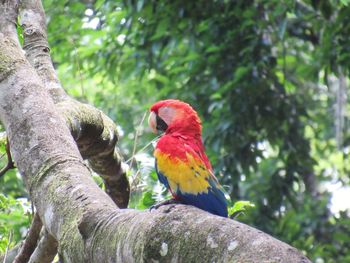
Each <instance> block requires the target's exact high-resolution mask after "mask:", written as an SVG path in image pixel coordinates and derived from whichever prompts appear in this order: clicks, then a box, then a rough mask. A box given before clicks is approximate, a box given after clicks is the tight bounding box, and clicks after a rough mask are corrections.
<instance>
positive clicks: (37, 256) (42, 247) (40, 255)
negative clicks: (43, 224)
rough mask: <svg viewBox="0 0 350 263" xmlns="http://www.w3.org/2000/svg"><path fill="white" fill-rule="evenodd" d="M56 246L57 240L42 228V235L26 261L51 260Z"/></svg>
mask: <svg viewBox="0 0 350 263" xmlns="http://www.w3.org/2000/svg"><path fill="white" fill-rule="evenodd" d="M57 247H58V243H57V241H56V240H55V239H54V238H53V237H52V236H51V235H50V234H49V233H48V232H47V231H46V230H44V233H43V236H42V238H41V239H40V242H39V243H38V246H37V248H36V249H35V251H34V253H33V254H32V256H31V257H30V260H29V261H28V263H37V262H53V259H54V258H55V256H56V254H57ZM22 262H23V261H22Z"/></svg>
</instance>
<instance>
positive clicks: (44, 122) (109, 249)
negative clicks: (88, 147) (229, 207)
mask: <svg viewBox="0 0 350 263" xmlns="http://www.w3.org/2000/svg"><path fill="white" fill-rule="evenodd" d="M3 2H4V3H5V4H7V3H10V2H12V1H10V0H8V1H3ZM4 3H1V2H0V8H1V5H4ZM3 10H4V9H3ZM0 11H1V10H0ZM10 21H12V20H10ZM1 23H3V24H6V21H2V18H1V17H0V25H2V24H1ZM11 26H12V27H14V24H13V23H12V24H10V25H8V24H6V27H3V28H5V29H6V31H5V30H4V31H3V30H2V28H0V31H1V33H0V119H1V121H2V123H3V124H4V126H5V128H6V131H7V133H8V137H9V141H10V144H11V151H12V154H13V158H14V160H15V162H16V164H17V167H18V169H19V171H20V173H21V175H22V176H23V180H24V182H25V185H26V188H27V189H28V191H29V194H30V196H31V198H32V200H33V202H34V204H35V207H36V209H37V213H38V214H39V216H40V218H41V220H42V222H43V225H44V227H45V229H46V230H47V231H48V233H49V234H50V235H51V236H52V237H53V238H54V239H55V240H57V242H58V251H59V254H60V256H61V258H62V259H63V261H64V262H310V261H309V260H308V259H307V258H306V257H304V256H303V254H302V253H300V252H298V251H297V250H296V249H295V248H292V247H290V246H289V245H287V244H285V243H283V242H281V241H279V240H276V239H274V238H272V237H271V236H269V235H267V234H265V233H262V232H261V231H259V230H256V229H254V228H252V227H249V226H247V225H244V224H242V223H239V222H236V221H234V220H230V219H227V218H221V217H217V216H214V215H211V214H209V213H206V212H204V211H201V210H199V209H196V208H194V207H191V206H184V205H171V206H165V207H161V208H160V209H158V210H155V211H152V212H150V211H136V210H132V209H119V208H118V207H117V206H116V204H115V203H114V202H113V201H112V199H111V198H110V197H109V196H108V195H107V194H106V193H105V192H103V191H102V190H101V189H100V188H98V186H97V185H96V184H95V182H94V181H93V180H92V178H91V174H90V170H89V169H88V167H87V166H86V164H85V163H84V161H83V158H82V156H81V154H80V151H79V149H78V147H77V144H76V142H75V140H74V138H73V136H72V133H71V129H70V128H69V125H68V124H67V122H66V118H64V117H63V115H62V112H61V111H60V110H59V107H58V105H57V104H55V102H56V101H54V100H53V99H52V97H51V96H50V93H49V90H50V89H48V88H47V87H46V86H45V85H46V84H47V83H48V82H45V81H42V78H41V77H39V75H41V74H44V75H45V71H40V74H39V75H38V74H37V72H36V71H35V70H34V68H33V67H32V65H31V64H30V63H29V62H28V61H27V59H26V58H25V57H24V54H23V52H22V51H21V48H20V46H19V45H18V42H16V40H15V39H14V31H15V29H13V28H12V29H11ZM55 83H57V82H56V81H55ZM102 168H103V167H101V169H102ZM34 254H35V253H34Z"/></svg>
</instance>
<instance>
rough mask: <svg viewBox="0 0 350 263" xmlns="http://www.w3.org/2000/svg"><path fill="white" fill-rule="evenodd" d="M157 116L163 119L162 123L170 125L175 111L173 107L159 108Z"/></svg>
mask: <svg viewBox="0 0 350 263" xmlns="http://www.w3.org/2000/svg"><path fill="white" fill-rule="evenodd" d="M158 115H159V117H160V118H162V119H163V121H165V123H166V124H167V125H170V123H172V121H173V120H174V117H175V115H176V109H174V108H173V107H161V108H160V109H159V110H158Z"/></svg>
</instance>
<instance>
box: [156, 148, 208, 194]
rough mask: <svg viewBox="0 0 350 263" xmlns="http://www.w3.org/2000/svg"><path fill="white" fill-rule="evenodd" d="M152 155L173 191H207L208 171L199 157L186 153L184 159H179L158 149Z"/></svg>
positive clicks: (193, 192) (195, 192)
mask: <svg viewBox="0 0 350 263" xmlns="http://www.w3.org/2000/svg"><path fill="white" fill-rule="evenodd" d="M154 156H155V158H156V160H157V167H158V171H159V172H161V173H162V174H163V175H164V176H165V177H166V178H167V180H168V183H169V186H170V188H171V189H172V190H173V191H174V192H177V191H178V190H179V191H181V192H182V193H189V194H195V195H196V194H199V193H208V187H209V182H208V179H209V177H210V172H209V171H208V169H207V168H206V167H205V165H204V164H203V162H202V161H201V160H200V159H198V158H195V157H194V156H192V155H191V154H189V153H186V160H181V159H180V158H178V157H173V156H171V155H170V154H166V153H163V152H161V151H160V150H156V151H155V152H154Z"/></svg>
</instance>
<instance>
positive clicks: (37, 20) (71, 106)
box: [20, 0, 130, 208]
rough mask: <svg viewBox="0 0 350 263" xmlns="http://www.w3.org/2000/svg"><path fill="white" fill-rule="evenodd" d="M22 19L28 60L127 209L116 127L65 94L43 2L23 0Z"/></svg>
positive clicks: (127, 188) (91, 161)
mask: <svg viewBox="0 0 350 263" xmlns="http://www.w3.org/2000/svg"><path fill="white" fill-rule="evenodd" d="M20 17H21V26H22V27H23V29H24V33H23V35H24V47H23V48H24V50H25V51H26V57H27V59H28V61H29V62H30V63H31V64H32V66H33V67H34V68H35V69H36V72H37V73H38V75H39V76H40V78H41V80H42V81H43V83H44V85H45V87H46V88H48V90H49V92H50V95H51V97H52V98H53V100H54V102H55V103H57V104H58V105H57V106H58V107H59V109H60V111H61V113H62V116H64V117H65V119H66V122H67V124H68V126H69V128H70V131H71V133H72V135H73V137H74V139H75V140H76V142H77V144H78V147H79V150H80V153H81V154H82V156H83V158H84V159H88V160H89V164H90V166H91V167H92V169H93V170H94V171H95V172H96V173H97V174H99V175H100V176H101V177H102V178H103V180H104V183H105V186H106V192H107V193H108V194H109V195H110V196H111V198H112V199H113V201H114V202H115V203H116V204H117V205H118V206H119V207H120V208H125V207H127V205H128V202H129V196H130V186H129V182H128V179H127V176H126V172H125V171H124V170H123V169H122V166H121V156H120V155H119V153H118V151H117V150H116V149H115V145H116V143H117V141H118V133H117V129H116V125H115V124H114V122H113V121H112V120H111V119H110V118H108V116H106V115H105V114H104V113H102V112H101V111H99V110H97V109H96V108H94V107H92V106H89V105H87V104H83V103H80V102H78V101H76V100H73V99H71V98H69V97H68V96H67V94H66V93H65V92H64V90H63V88H62V86H61V84H60V82H59V80H58V77H57V73H56V71H55V69H54V67H53V64H52V60H51V57H50V48H49V44H48V41H47V33H46V19H45V12H44V10H43V7H42V4H41V1H38V0H23V1H22V5H21V11H20Z"/></svg>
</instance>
